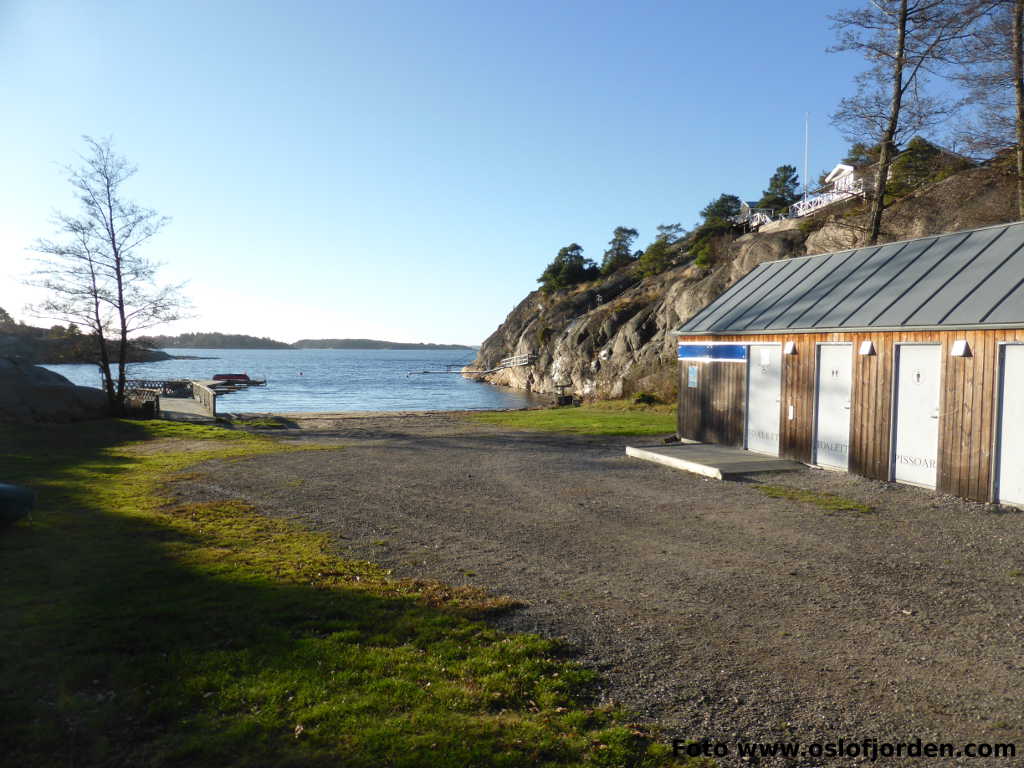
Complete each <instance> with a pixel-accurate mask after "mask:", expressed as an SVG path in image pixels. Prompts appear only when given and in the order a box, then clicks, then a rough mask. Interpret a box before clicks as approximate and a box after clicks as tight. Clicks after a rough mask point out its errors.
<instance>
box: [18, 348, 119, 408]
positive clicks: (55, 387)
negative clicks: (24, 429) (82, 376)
mask: <svg viewBox="0 0 1024 768" xmlns="http://www.w3.org/2000/svg"><path fill="white" fill-rule="evenodd" d="M107 415H108V406H107V396H106V394H105V393H104V392H103V391H102V390H100V389H95V388H93V387H78V386H75V385H74V384H72V383H71V382H70V381H68V380H67V379H66V378H64V377H63V376H61V375H60V374H58V373H54V372H53V371H49V370H47V369H45V368H40V367H39V366H37V365H29V364H27V363H19V362H15V361H13V360H7V359H3V358H0V421H8V422H11V421H13V422H37V421H49V422H53V421H58V422H63V421H81V420H83V419H99V418H104V417H106V416H107Z"/></svg>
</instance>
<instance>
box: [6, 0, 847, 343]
mask: <svg viewBox="0 0 1024 768" xmlns="http://www.w3.org/2000/svg"><path fill="white" fill-rule="evenodd" d="M854 4H855V3H854V2H853V0H850V2H833V0H815V1H814V2H810V1H809V0H794V2H790V3H783V4H776V5H774V6H771V7H768V6H765V5H764V4H762V3H754V2H737V3H731V4H729V6H728V7H727V8H726V7H725V6H722V5H719V4H713V3H703V2H702V3H697V2H684V1H683V0H679V1H678V2H637V1H634V2H629V3H626V2H621V3H619V2H615V3H613V2H603V3H602V2H557V1H551V0H549V1H548V2H535V1H534V0H521V1H520V2H517V3H482V2H479V0H474V1H473V2H449V1H448V0H434V2H417V1H414V0H406V1H403V2H388V1H387V0H377V2H345V1H344V0H339V1H338V2H301V1H296V2H289V3H283V2H273V3H271V2H257V1H255V0H253V2H226V1H219V0H218V1H214V2H192V1H191V0H179V1H178V2H174V3H155V2H138V1H136V2H130V3H128V2H125V3H121V2H102V3H101V2H89V1H87V0H76V1H74V2H48V1H47V0H26V1H25V2H18V1H12V0H0V103H2V104H3V120H0V142H2V146H3V151H2V152H0V176H2V178H3V179H4V181H5V183H4V184H0V306H2V307H4V308H6V309H7V310H8V311H10V312H11V313H12V314H13V315H14V316H15V317H17V318H19V319H25V320H26V321H27V322H33V319H32V318H31V317H30V316H29V315H28V314H27V313H26V312H24V310H23V306H24V305H25V304H26V303H27V302H29V301H31V300H33V299H34V298H37V295H36V294H34V293H33V291H32V290H30V289H28V288H25V287H24V286H23V285H22V284H21V281H22V280H23V278H24V277H25V275H26V273H27V272H28V271H29V269H30V268H31V264H30V261H29V259H30V258H31V253H30V250H29V249H30V247H31V244H32V242H33V241H34V240H35V239H36V238H38V237H48V236H51V235H52V234H53V227H52V224H51V223H50V218H51V215H52V212H53V210H54V209H62V210H69V211H70V210H73V209H74V200H73V198H72V196H71V193H70V188H69V186H68V184H67V182H66V180H65V178H64V175H63V173H62V171H61V168H60V166H61V165H62V164H67V163H73V162H74V161H75V159H76V154H77V153H78V152H80V151H82V149H83V145H82V142H81V139H80V137H81V135H82V134H89V135H93V136H106V135H112V136H113V138H114V143H115V146H116V148H117V149H118V150H119V151H120V153H122V154H124V155H126V156H127V157H128V158H129V159H130V160H131V161H132V162H134V163H135V164H136V165H138V166H139V173H138V175H137V176H136V177H135V178H134V179H133V180H132V181H131V182H130V184H129V186H128V187H127V188H126V189H127V191H128V192H129V194H130V196H131V197H132V198H134V199H135V200H136V201H138V202H139V203H142V204H144V205H147V206H150V207H153V208H156V209H157V210H159V211H160V212H161V213H162V214H165V215H167V216H170V217H171V218H172V222H171V224H170V225H169V226H168V227H167V229H166V230H164V232H163V233H161V234H160V236H159V238H158V239H156V240H154V241H153V242H152V243H151V244H150V245H149V246H148V247H147V250H146V253H147V255H148V256H150V257H151V258H153V259H155V260H157V261H160V262H162V263H163V264H164V267H163V268H162V270H161V272H160V276H161V278H162V279H163V280H165V281H167V282H177V281H183V280H187V281H189V283H188V286H187V288H186V293H187V295H189V296H190V298H191V300H192V302H193V305H194V306H193V313H194V314H195V317H193V318H192V319H188V320H182V321H179V322H176V323H174V324H172V325H170V326H167V327H164V328H161V329H159V330H162V331H164V332H168V333H179V332H183V331H193V330H219V331H224V332H231V333H251V334H254V335H258V336H263V335H266V336H272V337H274V338H278V339H282V340H285V341H293V340H295V339H298V338H304V337H306V338H308V337H373V338H384V339H392V340H396V341H428V342H458V343H468V344H474V343H479V342H480V341H482V340H483V339H484V338H485V337H486V336H487V335H488V334H490V333H491V332H492V331H493V330H494V329H495V328H496V327H497V326H498V324H499V323H500V322H501V321H502V320H503V319H504V318H505V315H506V314H507V313H508V312H509V311H510V310H511V309H512V307H513V306H514V305H515V304H516V303H517V302H518V301H519V300H520V299H521V298H522V297H523V296H525V295H526V293H527V292H528V291H530V290H532V289H534V288H535V287H536V278H537V276H538V275H539V274H540V272H541V271H542V270H543V269H544V267H545V265H546V264H547V263H548V262H549V261H550V260H551V259H552V257H553V256H554V255H555V254H556V253H557V252H558V249H559V248H561V247H562V246H564V245H567V244H569V243H570V242H574V241H575V242H578V243H580V244H581V245H582V246H583V247H584V250H585V254H586V255H587V256H589V257H590V258H593V259H595V260H596V261H600V258H601V254H602V252H603V251H604V249H605V247H606V246H607V241H608V240H609V238H610V237H611V232H612V230H613V229H614V227H616V226H618V225H625V226H631V227H634V228H636V229H637V230H639V232H640V241H641V242H640V243H638V244H639V245H641V246H642V245H644V244H646V243H647V242H649V241H650V240H651V239H653V236H654V234H655V227H656V226H657V225H658V224H661V223H672V222H677V221H678V222H682V223H683V224H684V225H685V226H687V227H689V226H692V225H693V224H694V223H695V222H696V221H697V219H698V211H699V210H700V209H701V208H702V207H703V206H704V205H705V204H706V203H707V202H708V201H709V200H711V199H713V198H715V197H717V195H718V194H720V193H722V192H730V193H735V194H738V195H740V196H741V197H745V198H752V199H753V198H756V197H759V196H760V193H761V191H762V189H764V187H765V186H766V184H767V180H768V177H769V176H770V175H771V173H772V172H773V171H774V169H775V167H776V166H777V165H780V164H782V163H792V164H794V165H797V166H798V167H800V168H801V174H802V170H803V168H802V166H803V138H804V114H805V112H809V113H810V115H811V117H810V125H811V171H812V173H811V176H812V178H815V177H816V176H817V174H818V172H819V171H821V170H822V169H825V168H831V167H832V166H833V165H834V164H835V162H836V161H837V160H838V159H839V158H841V157H842V155H843V154H844V151H845V148H846V142H845V141H843V140H842V138H841V137H840V136H839V134H838V132H837V131H836V130H835V129H833V128H832V127H831V126H830V125H829V120H828V115H829V113H830V112H831V111H832V110H833V109H834V108H835V106H836V103H837V102H838V100H839V98H841V97H842V96H843V95H847V94H848V93H850V91H851V90H852V77H853V75H854V74H855V73H856V72H857V71H858V70H859V69H860V68H861V67H862V63H861V62H860V61H858V60H857V59H856V57H853V56H850V55H840V54H827V53H825V48H826V47H828V46H829V45H830V44H831V43H832V42H833V40H834V33H833V32H832V30H831V29H830V22H829V21H828V19H827V18H826V16H827V14H828V13H830V12H833V11H834V10H836V9H838V8H840V7H847V6H849V5H854ZM47 324H48V323H47Z"/></svg>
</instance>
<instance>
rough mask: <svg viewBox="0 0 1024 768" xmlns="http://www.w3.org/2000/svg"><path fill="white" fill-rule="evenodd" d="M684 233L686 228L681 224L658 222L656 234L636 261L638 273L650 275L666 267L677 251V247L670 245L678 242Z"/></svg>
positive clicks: (670, 263) (645, 275)
mask: <svg viewBox="0 0 1024 768" xmlns="http://www.w3.org/2000/svg"><path fill="white" fill-rule="evenodd" d="M685 234H686V230H684V229H683V226H682V225H681V224H659V225H658V236H657V237H656V238H655V239H654V242H653V243H651V244H650V245H648V246H647V248H646V249H644V252H643V254H642V255H641V256H640V258H639V260H638V261H637V266H638V267H639V268H640V274H642V275H643V276H644V277H650V276H651V275H657V274H659V273H661V272H664V271H665V270H666V269H668V268H669V267H670V266H671V265H672V261H673V259H674V258H675V255H676V253H677V252H678V251H677V249H673V248H671V247H670V246H672V245H673V244H675V243H677V242H679V240H680V239H682V237H683V236H684V235H685Z"/></svg>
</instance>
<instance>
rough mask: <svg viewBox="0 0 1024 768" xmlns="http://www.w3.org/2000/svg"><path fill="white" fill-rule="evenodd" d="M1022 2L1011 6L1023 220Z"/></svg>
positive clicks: (1019, 204)
mask: <svg viewBox="0 0 1024 768" xmlns="http://www.w3.org/2000/svg"><path fill="white" fill-rule="evenodd" d="M1022 33H1024V0H1015V2H1014V4H1013V43H1012V47H1011V50H1012V51H1013V89H1014V91H1015V93H1016V97H1017V98H1016V106H1017V112H1016V115H1015V117H1016V120H1015V127H1016V138H1017V215H1018V216H1020V218H1021V219H1024V42H1022V41H1021V34H1022Z"/></svg>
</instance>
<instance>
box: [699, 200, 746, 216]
mask: <svg viewBox="0 0 1024 768" xmlns="http://www.w3.org/2000/svg"><path fill="white" fill-rule="evenodd" d="M739 212H740V199H739V198H738V197H736V195H726V194H721V195H719V196H718V197H717V198H716V199H715V200H712V201H711V202H710V203H708V204H707V205H705V206H704V208H703V209H702V210H701V212H700V215H701V216H703V217H704V220H705V221H710V220H712V219H719V220H722V221H728V220H729V219H731V218H732V217H733V216H736V215H738V214H739Z"/></svg>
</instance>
